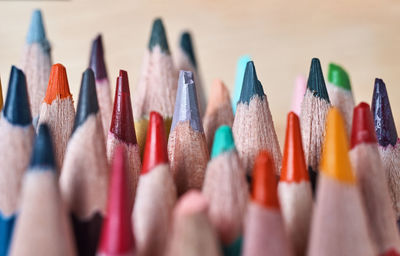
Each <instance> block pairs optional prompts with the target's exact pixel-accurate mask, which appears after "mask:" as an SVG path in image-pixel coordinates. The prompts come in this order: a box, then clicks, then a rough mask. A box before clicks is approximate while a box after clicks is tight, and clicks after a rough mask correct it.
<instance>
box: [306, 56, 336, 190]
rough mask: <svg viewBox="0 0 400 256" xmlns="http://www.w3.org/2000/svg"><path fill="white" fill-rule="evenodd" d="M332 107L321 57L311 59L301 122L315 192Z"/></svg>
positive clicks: (309, 172)
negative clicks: (326, 125) (329, 111)
mask: <svg viewBox="0 0 400 256" xmlns="http://www.w3.org/2000/svg"><path fill="white" fill-rule="evenodd" d="M330 107H331V104H330V101H329V96H328V92H327V90H326V86H325V81H324V75H323V74H322V70H321V64H320V62H319V59H317V58H313V59H312V61H311V68H310V74H309V76H308V81H307V89H306V93H305V95H304V99H303V102H302V104H301V113H300V123H301V134H302V137H303V142H304V144H303V147H304V154H305V157H306V163H307V165H308V174H309V176H310V181H311V184H312V188H313V192H314V193H315V189H316V183H317V176H318V165H319V161H320V157H321V150H322V144H323V141H324V137H325V121H326V116H327V114H328V110H329V108H330Z"/></svg>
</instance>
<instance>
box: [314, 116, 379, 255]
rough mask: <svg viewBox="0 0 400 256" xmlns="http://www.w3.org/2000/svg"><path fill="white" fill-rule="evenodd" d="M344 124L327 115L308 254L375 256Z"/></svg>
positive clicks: (341, 120) (336, 117) (341, 119)
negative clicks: (350, 157) (351, 161)
mask: <svg viewBox="0 0 400 256" xmlns="http://www.w3.org/2000/svg"><path fill="white" fill-rule="evenodd" d="M348 150H349V145H348V142H347V131H346V125H345V122H344V120H343V118H342V117H341V114H340V111H339V110H338V109H337V108H332V109H331V110H330V111H329V114H328V116H327V126H326V136H325V142H324V149H323V151H322V152H323V155H322V158H321V165H320V171H321V173H320V175H319V178H318V179H319V181H318V182H319V183H318V188H317V195H316V203H315V206H316V207H315V208H314V212H313V219H312V224H311V235H310V239H309V245H308V255H309V256H314V255H318V256H320V255H325V256H330V255H335V256H337V255H343V256H346V255H348V256H354V255H365V256H367V255H377V253H376V251H375V248H374V247H373V243H372V240H371V238H370V235H369V230H368V227H367V216H366V212H365V209H364V205H363V203H362V199H361V193H360V190H359V187H358V183H357V181H356V177H355V176H354V174H353V169H352V166H351V163H350V159H349V156H348Z"/></svg>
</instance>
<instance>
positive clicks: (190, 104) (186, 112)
mask: <svg viewBox="0 0 400 256" xmlns="http://www.w3.org/2000/svg"><path fill="white" fill-rule="evenodd" d="M185 121H189V123H190V126H191V127H192V129H194V130H196V131H198V132H203V125H202V123H201V118H200V113H199V107H198V103H197V93H196V86H195V84H194V78H193V73H192V72H191V71H184V70H181V71H180V73H179V81H178V92H177V94H176V102H175V110H174V116H173V119H172V126H171V131H173V130H174V128H175V126H176V125H177V124H178V123H179V122H185Z"/></svg>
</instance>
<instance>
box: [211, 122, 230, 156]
mask: <svg viewBox="0 0 400 256" xmlns="http://www.w3.org/2000/svg"><path fill="white" fill-rule="evenodd" d="M232 150H235V142H234V140H233V134H232V129H231V127H229V126H227V125H221V126H220V127H219V128H218V129H217V130H216V131H215V135H214V142H213V146H212V150H211V158H215V157H217V156H219V155H220V154H222V153H224V152H229V151H232Z"/></svg>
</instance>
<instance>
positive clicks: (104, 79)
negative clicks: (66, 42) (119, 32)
mask: <svg viewBox="0 0 400 256" xmlns="http://www.w3.org/2000/svg"><path fill="white" fill-rule="evenodd" d="M89 67H90V68H91V69H92V70H93V72H94V76H95V78H96V92H97V99H98V101H99V108H100V113H101V121H102V124H103V130H104V136H105V138H106V139H107V134H108V130H109V129H110V122H111V114H112V104H111V88H110V82H109V80H108V76H107V68H106V62H105V60H104V49H103V39H102V36H101V34H99V35H97V36H96V38H95V39H94V40H93V42H92V50H91V54H90V62H89Z"/></svg>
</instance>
